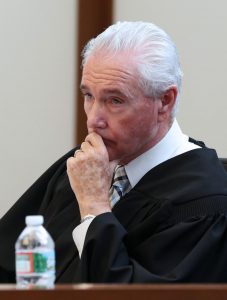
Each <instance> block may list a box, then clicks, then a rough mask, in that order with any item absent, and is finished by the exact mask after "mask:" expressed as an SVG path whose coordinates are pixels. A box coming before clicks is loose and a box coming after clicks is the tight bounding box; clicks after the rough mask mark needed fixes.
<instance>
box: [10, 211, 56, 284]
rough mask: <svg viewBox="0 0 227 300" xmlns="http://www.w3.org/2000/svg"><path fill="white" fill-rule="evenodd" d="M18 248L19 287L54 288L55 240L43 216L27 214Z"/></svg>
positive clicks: (16, 248) (17, 276) (17, 242)
mask: <svg viewBox="0 0 227 300" xmlns="http://www.w3.org/2000/svg"><path fill="white" fill-rule="evenodd" d="M25 222H26V225H27V226H26V227H25V229H24V230H23V231H22V233H21V234H20V235H19V237H18V239H17V241H16V245H15V250H16V281H17V286H18V287H19V288H36V287H37V288H52V287H53V286H54V280H55V249H54V242H53V240H52V238H51V236H50V235H49V233H48V232H47V231H46V229H45V228H44V227H43V226H42V224H43V216H27V217H26V218H25Z"/></svg>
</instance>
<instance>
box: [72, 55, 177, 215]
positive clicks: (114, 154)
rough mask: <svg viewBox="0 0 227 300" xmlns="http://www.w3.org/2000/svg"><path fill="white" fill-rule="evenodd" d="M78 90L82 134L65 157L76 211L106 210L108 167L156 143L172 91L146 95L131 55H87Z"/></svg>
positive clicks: (166, 119) (168, 113)
mask: <svg viewBox="0 0 227 300" xmlns="http://www.w3.org/2000/svg"><path fill="white" fill-rule="evenodd" d="M81 91H82V93H83V95H84V109H85V113H86V115H87V128H88V135H87V137H86V139H85V141H84V142H83V143H82V145H81V151H79V152H76V153H75V155H74V157H72V158H70V159H68V161H67V172H68V176H69V180H70V184H71V187H72V189H73V191H74V193H75V195H76V197H77V201H78V204H79V207H80V213H81V216H82V217H83V216H85V215H86V214H94V215H98V214H101V213H104V212H109V211H111V208H110V204H109V199H108V192H109V187H110V184H111V179H112V175H113V171H114V167H115V166H116V164H117V163H120V164H127V163H128V162H130V161H131V160H133V159H134V158H136V157H138V156H139V155H140V154H142V153H143V152H145V151H147V150H148V149H150V148H151V147H152V146H154V145H155V144H157V143H158V142H159V141H160V140H161V138H162V137H163V136H164V135H165V134H166V132H167V131H168V129H169V126H170V123H171V111H172V108H173V106H174V103H175V99H176V95H177V90H176V87H174V86H173V87H171V88H170V89H169V90H168V91H166V92H165V93H163V95H162V96H160V98H159V99H152V98H150V97H146V96H145V95H144V93H143V91H142V90H141V88H140V86H139V84H138V75H137V71H136V69H135V63H134V62H133V57H132V56H130V55H128V54H127V53H122V55H119V56H118V57H115V58H110V57H109V58H108V57H105V56H102V55H100V54H98V55H93V56H91V57H90V58H89V59H88V61H87V63H86V64H85V66H84V69H83V74H82V81H81Z"/></svg>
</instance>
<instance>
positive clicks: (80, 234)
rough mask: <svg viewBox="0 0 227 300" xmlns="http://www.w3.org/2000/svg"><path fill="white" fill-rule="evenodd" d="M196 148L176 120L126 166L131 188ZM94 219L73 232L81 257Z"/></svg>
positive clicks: (90, 219)
mask: <svg viewBox="0 0 227 300" xmlns="http://www.w3.org/2000/svg"><path fill="white" fill-rule="evenodd" d="M196 148H200V147H199V146H197V145H195V144H193V143H191V142H189V138H188V136H187V135H185V134H183V133H182V131H181V129H180V127H179V125H178V123H177V120H176V119H175V120H174V122H173V124H172V126H171V128H170V129H169V131H168V132H167V134H166V135H165V136H164V138H163V139H162V140H161V141H160V142H159V143H158V144H156V145H155V146H154V147H152V148H151V149H149V150H148V151H146V152H144V153H143V154H141V155H140V156H138V157H137V158H135V159H134V160H132V161H130V162H129V163H128V164H127V165H125V171H126V174H127V176H128V179H129V182H130V184H131V187H132V188H133V187H134V186H135V185H136V184H137V183H138V182H139V180H140V179H141V178H142V177H143V176H144V175H145V174H146V173H147V172H148V171H150V170H151V169H152V168H154V167H155V166H157V165H159V164H160V163H162V162H164V161H166V160H168V159H170V158H173V157H175V156H177V155H180V154H182V153H184V152H188V151H190V150H193V149H196ZM94 218H95V217H93V218H89V219H88V220H86V221H84V222H83V223H81V224H80V225H78V226H77V227H76V228H75V229H74V230H73V239H74V242H75V244H76V247H77V249H78V251H79V255H80V257H81V253H82V250H83V245H84V240H85V236H86V233H87V230H88V227H89V226H90V224H91V222H92V221H93V219H94Z"/></svg>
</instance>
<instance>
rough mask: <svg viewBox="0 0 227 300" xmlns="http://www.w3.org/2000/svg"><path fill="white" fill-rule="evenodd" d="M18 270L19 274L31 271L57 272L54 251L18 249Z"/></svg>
mask: <svg viewBox="0 0 227 300" xmlns="http://www.w3.org/2000/svg"><path fill="white" fill-rule="evenodd" d="M16 272H17V274H19V275H22V274H31V273H53V274H54V272H55V253H54V251H46V252H37V251H29V250H27V251H26V250H25V251H17V252H16Z"/></svg>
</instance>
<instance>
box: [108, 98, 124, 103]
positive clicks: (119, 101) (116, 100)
mask: <svg viewBox="0 0 227 300" xmlns="http://www.w3.org/2000/svg"><path fill="white" fill-rule="evenodd" d="M110 102H111V104H113V105H120V104H122V100H121V99H118V98H111V99H110Z"/></svg>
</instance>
